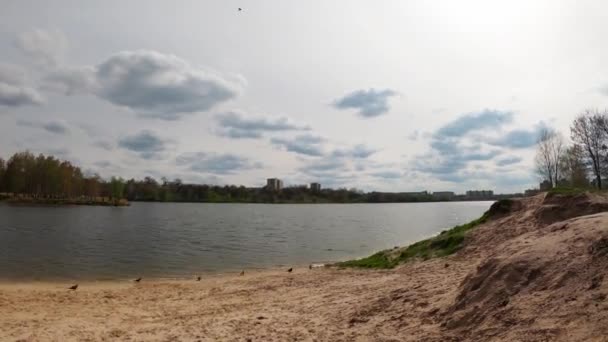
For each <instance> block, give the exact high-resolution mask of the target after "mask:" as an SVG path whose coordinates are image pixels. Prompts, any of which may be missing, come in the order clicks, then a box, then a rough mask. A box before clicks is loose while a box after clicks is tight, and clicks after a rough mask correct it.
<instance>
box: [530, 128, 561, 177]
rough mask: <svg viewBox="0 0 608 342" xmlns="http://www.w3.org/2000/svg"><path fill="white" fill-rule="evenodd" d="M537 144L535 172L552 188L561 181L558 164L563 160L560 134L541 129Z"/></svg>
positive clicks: (559, 165)
mask: <svg viewBox="0 0 608 342" xmlns="http://www.w3.org/2000/svg"><path fill="white" fill-rule="evenodd" d="M537 144H538V145H537V151H536V160H535V161H536V171H537V172H538V174H539V175H540V176H541V177H542V178H543V180H547V181H549V183H550V184H551V187H554V186H556V185H557V184H558V182H559V181H560V179H561V170H562V168H561V164H560V163H561V161H562V160H563V157H562V156H563V154H564V139H563V137H562V135H561V134H560V133H557V132H555V131H553V130H551V129H548V128H543V129H542V130H541V132H540V135H539V137H538V143H537Z"/></svg>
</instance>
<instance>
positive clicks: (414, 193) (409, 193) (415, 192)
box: [399, 190, 429, 197]
mask: <svg viewBox="0 0 608 342" xmlns="http://www.w3.org/2000/svg"><path fill="white" fill-rule="evenodd" d="M399 194H401V195H405V196H413V197H416V196H428V194H429V192H428V191H426V190H425V191H413V192H399Z"/></svg>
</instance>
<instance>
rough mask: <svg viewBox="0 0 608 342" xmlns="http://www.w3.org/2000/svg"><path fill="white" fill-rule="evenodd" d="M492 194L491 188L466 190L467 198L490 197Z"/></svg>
mask: <svg viewBox="0 0 608 342" xmlns="http://www.w3.org/2000/svg"><path fill="white" fill-rule="evenodd" d="M493 196H494V191H492V190H469V191H467V198H468V199H491V198H492V197H493Z"/></svg>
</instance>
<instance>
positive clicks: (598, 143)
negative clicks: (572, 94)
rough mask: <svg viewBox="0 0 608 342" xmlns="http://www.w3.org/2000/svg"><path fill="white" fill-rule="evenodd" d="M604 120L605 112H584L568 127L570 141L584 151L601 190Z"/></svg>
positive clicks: (604, 145) (604, 158)
mask: <svg viewBox="0 0 608 342" xmlns="http://www.w3.org/2000/svg"><path fill="white" fill-rule="evenodd" d="M605 120H606V112H604V113H600V112H598V111H597V110H585V111H584V112H583V113H582V114H580V115H579V116H578V117H577V118H576V119H575V120H574V122H573V123H572V126H571V127H570V134H571V138H572V141H574V143H575V144H577V145H580V146H581V147H582V148H583V149H584V151H585V154H586V158H587V159H588V161H589V164H590V165H591V171H592V172H593V175H594V177H595V182H596V186H597V188H598V189H602V175H603V172H604V168H605V165H603V163H605V162H606V161H605V160H606V144H607V143H606V140H607V138H608V132H607V131H606V130H605V129H604V127H603V126H604V125H605Z"/></svg>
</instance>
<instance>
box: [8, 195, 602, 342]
mask: <svg viewBox="0 0 608 342" xmlns="http://www.w3.org/2000/svg"><path fill="white" fill-rule="evenodd" d="M607 209H608V201H607V200H606V198H605V197H602V196H599V195H578V196H574V197H572V196H568V197H561V196H552V197H547V198H545V195H544V194H543V195H539V196H536V197H532V198H527V199H522V200H517V202H516V203H515V205H513V207H512V211H511V212H510V213H508V214H506V215H502V216H499V217H494V218H493V219H492V220H490V222H488V223H486V224H483V225H481V226H479V227H478V228H476V229H475V230H473V231H472V232H471V233H470V234H469V235H468V236H467V239H466V247H465V248H464V249H462V250H461V251H460V252H458V253H457V254H455V255H452V256H450V257H447V258H442V259H433V260H427V261H417V262H411V263H408V264H405V265H403V266H400V267H398V268H396V269H393V270H386V271H369V270H352V269H345V270H339V269H336V268H314V269H312V270H309V269H308V268H307V267H302V268H295V269H294V272H293V273H287V272H285V271H284V270H267V271H261V272H247V273H246V275H245V276H243V277H240V276H238V274H235V275H224V276H208V277H203V279H202V280H201V281H200V282H197V281H194V279H188V280H153V281H151V280H147V279H144V280H143V281H142V282H141V283H139V284H134V283H132V282H100V283H81V284H80V287H79V288H78V290H76V291H69V290H67V286H69V285H71V284H57V283H27V284H15V283H11V284H0V327H1V328H0V340H3V341H4V340H8V341H19V340H20V341H86V340H89V341H101V340H107V341H114V340H133V341H141V340H152V341H177V340H179V341H248V340H250V341H553V340H556V341H608V298H607V295H608V212H604V211H605V210H607ZM581 215H585V216H581Z"/></svg>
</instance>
